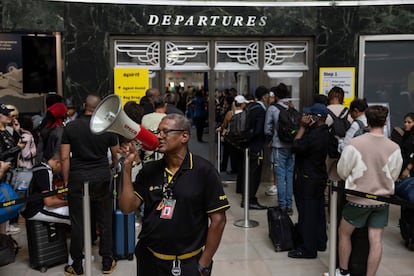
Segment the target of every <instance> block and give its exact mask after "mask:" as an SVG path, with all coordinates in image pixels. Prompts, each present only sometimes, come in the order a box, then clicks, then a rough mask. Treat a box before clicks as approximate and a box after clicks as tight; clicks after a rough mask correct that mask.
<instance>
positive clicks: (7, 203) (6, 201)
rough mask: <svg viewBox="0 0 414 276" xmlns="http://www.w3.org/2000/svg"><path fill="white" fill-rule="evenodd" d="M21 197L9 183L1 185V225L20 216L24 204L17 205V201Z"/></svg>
mask: <svg viewBox="0 0 414 276" xmlns="http://www.w3.org/2000/svg"><path fill="white" fill-rule="evenodd" d="M18 198H19V195H18V194H17V193H16V191H15V190H14V189H13V187H12V186H11V185H10V184H8V183H5V182H3V183H0V203H1V206H0V224H1V223H3V222H6V221H8V220H10V219H12V218H15V217H16V216H17V215H18V214H19V210H20V208H21V207H22V206H23V204H22V203H20V204H16V203H15V202H14V200H15V199H18Z"/></svg>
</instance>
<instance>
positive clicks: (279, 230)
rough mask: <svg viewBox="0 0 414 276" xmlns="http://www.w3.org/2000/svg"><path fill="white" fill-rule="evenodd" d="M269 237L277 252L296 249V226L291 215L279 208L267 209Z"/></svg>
mask: <svg viewBox="0 0 414 276" xmlns="http://www.w3.org/2000/svg"><path fill="white" fill-rule="evenodd" d="M267 221H268V224H269V237H270V240H271V241H272V244H273V246H274V248H275V251H276V252H281V251H288V250H292V249H294V225H293V222H292V220H291V219H290V217H289V215H288V214H287V213H286V212H283V211H282V210H281V209H280V208H279V207H269V208H268V209H267Z"/></svg>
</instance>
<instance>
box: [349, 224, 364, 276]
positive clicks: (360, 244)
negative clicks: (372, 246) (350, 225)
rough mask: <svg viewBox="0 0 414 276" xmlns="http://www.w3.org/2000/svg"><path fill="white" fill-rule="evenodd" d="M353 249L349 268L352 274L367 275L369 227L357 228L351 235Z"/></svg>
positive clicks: (355, 275)
mask: <svg viewBox="0 0 414 276" xmlns="http://www.w3.org/2000/svg"><path fill="white" fill-rule="evenodd" d="M351 243H352V251H351V256H350V257H349V262H348V269H349V273H350V274H351V276H365V275H366V274H367V262H368V253H369V240H368V228H366V227H364V228H355V230H354V232H353V233H352V236H351Z"/></svg>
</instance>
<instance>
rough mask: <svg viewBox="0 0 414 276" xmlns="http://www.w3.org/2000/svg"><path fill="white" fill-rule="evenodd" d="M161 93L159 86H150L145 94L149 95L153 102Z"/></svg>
mask: <svg viewBox="0 0 414 276" xmlns="http://www.w3.org/2000/svg"><path fill="white" fill-rule="evenodd" d="M159 95H160V90H158V88H149V89H147V91H146V92H145V96H147V97H148V98H149V99H150V100H151V102H154V99H155V98H156V97H158V96H159Z"/></svg>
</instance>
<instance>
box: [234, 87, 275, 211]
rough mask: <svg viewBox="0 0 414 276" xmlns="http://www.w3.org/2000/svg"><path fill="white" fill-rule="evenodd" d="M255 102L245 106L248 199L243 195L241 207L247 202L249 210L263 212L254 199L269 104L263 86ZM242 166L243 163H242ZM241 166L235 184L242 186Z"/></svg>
mask: <svg viewBox="0 0 414 276" xmlns="http://www.w3.org/2000/svg"><path fill="white" fill-rule="evenodd" d="M255 96H256V99H257V101H256V102H249V103H248V104H247V106H246V110H248V112H249V115H248V117H247V125H248V129H249V130H250V131H249V132H248V133H247V135H246V138H247V141H248V142H247V147H248V148H249V157H250V158H249V180H250V183H249V198H246V196H247V195H245V194H244V189H243V198H242V203H241V207H244V204H245V203H246V202H247V203H248V204H249V208H250V209H254V210H264V209H267V207H266V206H264V205H262V204H260V203H259V202H258V199H257V197H256V193H257V190H258V189H259V185H260V180H261V177H262V167H263V148H264V145H265V138H266V137H265V134H264V122H265V116H266V108H267V105H268V104H269V90H268V89H267V88H266V87H264V86H259V87H258V88H257V89H256V91H255ZM242 163H243V165H244V162H242ZM243 165H242V166H241V167H240V168H238V170H237V171H238V174H237V182H239V183H242V184H241V186H242V187H243V186H244V183H245V180H244V173H243V172H244V171H245V170H246V168H243ZM239 185H240V184H239Z"/></svg>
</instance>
